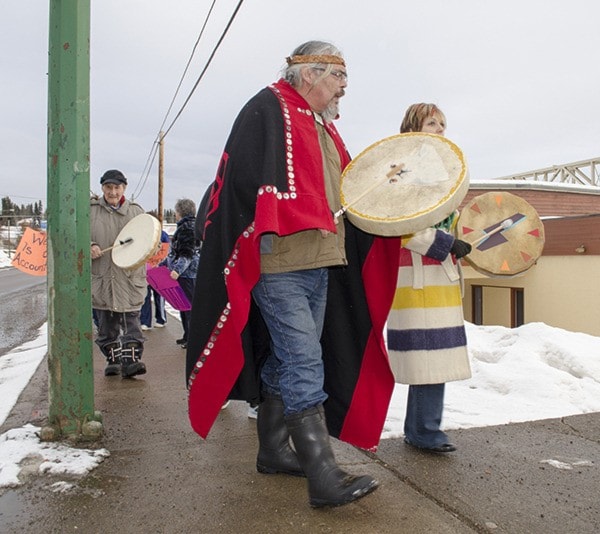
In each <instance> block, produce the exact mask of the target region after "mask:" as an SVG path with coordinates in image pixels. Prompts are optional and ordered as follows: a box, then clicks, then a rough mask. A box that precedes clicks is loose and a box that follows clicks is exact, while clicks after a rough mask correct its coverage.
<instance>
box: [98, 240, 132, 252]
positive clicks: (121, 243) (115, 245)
mask: <svg viewBox="0 0 600 534" xmlns="http://www.w3.org/2000/svg"><path fill="white" fill-rule="evenodd" d="M132 241H133V237H128V238H127V239H125V240H124V241H121V240H119V242H118V243H115V244H114V245H113V246H112V247H108V248H105V249H104V250H101V251H100V252H102V254H104V253H105V252H108V251H109V250H112V249H113V248H115V247H120V246H121V245H127V244H128V243H131V242H132Z"/></svg>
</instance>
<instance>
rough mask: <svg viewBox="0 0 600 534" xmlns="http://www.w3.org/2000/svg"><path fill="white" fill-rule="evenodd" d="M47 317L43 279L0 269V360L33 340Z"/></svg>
mask: <svg viewBox="0 0 600 534" xmlns="http://www.w3.org/2000/svg"><path fill="white" fill-rule="evenodd" d="M47 316H48V308H47V291H46V277H45V276H32V275H29V274H25V273H22V272H21V271H19V270H18V269H15V268H14V267H6V268H3V269H0V356H1V355H2V354H5V353H6V352H8V351H10V350H11V349H13V348H15V347H17V346H18V345H21V344H22V343H24V342H26V341H30V340H31V339H33V338H35V336H36V335H37V329H38V328H39V327H40V326H41V325H42V324H43V323H44V322H45V321H46V318H47Z"/></svg>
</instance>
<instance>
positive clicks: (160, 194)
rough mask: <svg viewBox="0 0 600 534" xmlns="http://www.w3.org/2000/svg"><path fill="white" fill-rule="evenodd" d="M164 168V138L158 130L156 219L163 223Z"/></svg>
mask: <svg viewBox="0 0 600 534" xmlns="http://www.w3.org/2000/svg"><path fill="white" fill-rule="evenodd" d="M164 169H165V139H164V132H160V140H159V141H158V220H159V221H160V224H161V225H162V223H163V217H164V213H163V211H164V207H163V186H164V185H163V184H164Z"/></svg>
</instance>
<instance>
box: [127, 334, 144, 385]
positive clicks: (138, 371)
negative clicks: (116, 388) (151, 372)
mask: <svg viewBox="0 0 600 534" xmlns="http://www.w3.org/2000/svg"><path fill="white" fill-rule="evenodd" d="M142 350H143V348H142V345H141V344H140V343H136V342H131V343H125V345H123V349H122V350H121V377H122V378H131V377H133V376H135V375H143V374H145V373H146V366H145V365H144V363H143V362H141V361H140V359H141V357H142Z"/></svg>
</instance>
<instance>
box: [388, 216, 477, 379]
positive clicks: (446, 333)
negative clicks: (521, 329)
mask: <svg viewBox="0 0 600 534" xmlns="http://www.w3.org/2000/svg"><path fill="white" fill-rule="evenodd" d="M453 242H454V237H452V235H450V234H449V233H447V232H445V231H443V230H439V229H435V228H427V229H425V230H422V231H420V232H417V233H415V234H411V235H410V236H406V237H404V238H403V239H402V249H401V251H400V265H399V268H398V281H397V284H396V293H395V295H394V301H393V304H392V309H391V311H390V315H389V318H388V327H387V328H388V330H387V340H388V351H389V357H390V365H391V368H392V371H393V373H394V377H395V380H396V382H399V383H402V384H440V383H443V382H449V381H452V380H462V379H465V378H469V377H470V376H471V368H470V365H469V358H468V354H467V347H466V344H467V339H466V333H465V327H464V317H463V309H462V289H461V285H462V283H461V282H462V280H461V276H460V273H459V267H458V265H457V264H456V260H455V258H454V257H453V256H452V254H450V248H451V247H452V244H453Z"/></svg>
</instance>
